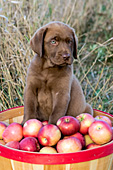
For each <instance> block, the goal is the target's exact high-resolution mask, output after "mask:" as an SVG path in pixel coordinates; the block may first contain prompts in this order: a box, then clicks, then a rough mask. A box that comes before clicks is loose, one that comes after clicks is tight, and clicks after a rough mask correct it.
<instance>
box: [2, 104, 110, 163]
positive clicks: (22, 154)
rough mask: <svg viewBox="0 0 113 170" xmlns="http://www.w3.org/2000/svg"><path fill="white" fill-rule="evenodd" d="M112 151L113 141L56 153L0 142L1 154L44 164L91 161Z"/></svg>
mask: <svg viewBox="0 0 113 170" xmlns="http://www.w3.org/2000/svg"><path fill="white" fill-rule="evenodd" d="M20 107H24V106H20ZM16 108H18V107H16ZM12 109H15V108H12ZM8 110H9V109H8ZM94 110H96V109H94ZM96 111H99V112H102V113H104V114H108V115H110V116H111V117H113V115H111V114H109V113H106V112H103V111H100V110H96ZM2 112H4V111H2ZM112 153H113V141H111V142H109V143H107V144H105V145H103V146H100V147H98V148H93V149H88V150H82V151H79V152H74V153H56V154H43V153H38V152H27V151H21V150H16V149H12V148H9V147H7V146H4V145H1V144H0V156H2V157H5V158H8V159H13V160H16V161H20V162H26V163H31V164H43V165H53V164H72V163H80V162H86V161H91V160H94V159H99V158H102V157H105V156H108V155H110V154H112Z"/></svg>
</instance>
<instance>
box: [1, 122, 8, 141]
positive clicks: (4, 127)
mask: <svg viewBox="0 0 113 170" xmlns="http://www.w3.org/2000/svg"><path fill="white" fill-rule="evenodd" d="M6 127H7V125H6V124H5V123H4V122H0V139H3V138H2V134H3V132H4V130H5V129H6Z"/></svg>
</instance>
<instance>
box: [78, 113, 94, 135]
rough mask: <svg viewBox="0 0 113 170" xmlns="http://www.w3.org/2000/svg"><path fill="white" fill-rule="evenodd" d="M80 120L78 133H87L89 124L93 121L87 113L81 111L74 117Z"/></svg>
mask: <svg viewBox="0 0 113 170" xmlns="http://www.w3.org/2000/svg"><path fill="white" fill-rule="evenodd" d="M76 118H77V119H78V120H79V121H80V133H82V134H84V135H85V134H87V133H88V129H89V127H90V125H91V124H92V123H93V122H94V121H95V119H94V117H93V116H92V115H90V114H89V113H82V114H80V115H78V116H77V117H76Z"/></svg>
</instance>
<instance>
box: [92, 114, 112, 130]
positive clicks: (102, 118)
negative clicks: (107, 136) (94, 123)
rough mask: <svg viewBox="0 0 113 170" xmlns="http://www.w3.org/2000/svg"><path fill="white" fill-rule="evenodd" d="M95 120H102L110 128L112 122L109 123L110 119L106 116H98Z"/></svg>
mask: <svg viewBox="0 0 113 170" xmlns="http://www.w3.org/2000/svg"><path fill="white" fill-rule="evenodd" d="M95 119H96V120H99V119H101V120H104V121H105V122H107V123H108V124H109V125H110V126H111V127H112V122H111V120H110V118H109V117H107V116H102V115H99V116H96V117H95Z"/></svg>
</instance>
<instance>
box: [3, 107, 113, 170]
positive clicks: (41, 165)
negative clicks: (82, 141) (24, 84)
mask: <svg viewBox="0 0 113 170" xmlns="http://www.w3.org/2000/svg"><path fill="white" fill-rule="evenodd" d="M23 113H24V107H23V106H21V107H17V108H12V109H9V110H5V111H2V112H1V113H0V121H5V122H8V123H12V122H18V123H20V122H21V121H22V119H23ZM97 115H106V116H108V117H109V118H110V119H111V121H112V124H113V116H112V115H110V114H108V113H105V112H102V111H99V110H94V116H97ZM0 170H113V141H111V142H109V143H108V144H105V145H103V146H101V147H98V148H94V149H89V150H83V151H79V152H75V153H65V154H59V153H56V154H41V153H38V152H27V151H21V150H16V149H11V148H9V147H7V146H4V145H1V144H0Z"/></svg>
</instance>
